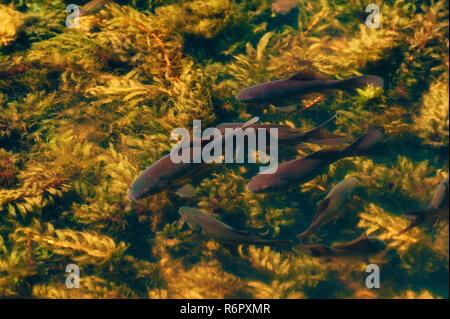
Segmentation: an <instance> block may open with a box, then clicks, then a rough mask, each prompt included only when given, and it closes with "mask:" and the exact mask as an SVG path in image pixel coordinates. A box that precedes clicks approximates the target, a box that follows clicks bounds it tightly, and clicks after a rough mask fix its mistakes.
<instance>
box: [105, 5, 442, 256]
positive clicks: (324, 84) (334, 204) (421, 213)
mask: <svg viewBox="0 0 450 319" xmlns="http://www.w3.org/2000/svg"><path fill="white" fill-rule="evenodd" d="M98 2H99V3H101V4H103V3H104V2H105V1H98ZM366 85H372V86H374V87H381V88H382V87H383V79H382V78H381V77H379V76H375V75H363V76H357V77H352V78H347V79H342V80H332V79H329V78H327V77H325V76H323V75H320V74H318V73H316V72H313V71H310V70H303V71H300V72H298V73H296V74H295V75H293V76H291V77H289V78H286V79H282V80H275V81H271V82H265V83H260V84H257V85H254V86H251V87H247V88H244V89H242V90H241V91H240V92H239V93H238V94H237V95H236V97H235V98H236V100H237V101H239V102H241V103H252V104H256V105H258V106H260V107H263V106H264V105H273V106H275V107H276V108H277V109H278V110H280V111H282V112H292V111H294V110H296V109H297V108H298V103H299V101H300V99H301V98H302V97H303V96H304V95H306V94H310V93H315V92H329V91H331V90H353V89H356V88H361V87H364V86H366ZM335 117H336V115H335V116H333V117H332V118H330V119H329V120H327V121H326V122H324V123H322V124H321V125H319V126H318V127H316V128H314V129H313V130H311V131H308V132H299V131H297V130H295V129H293V128H291V127H289V126H283V125H271V124H255V123H254V122H255V121H252V122H247V123H223V124H220V125H218V126H217V128H218V129H219V130H220V132H221V134H222V138H221V139H219V140H218V141H217V142H218V143H221V144H222V141H223V139H224V137H225V129H226V128H233V129H236V128H241V129H242V130H243V131H245V130H246V129H248V128H253V129H255V130H257V129H258V128H265V129H270V128H277V129H278V141H279V142H280V143H281V144H284V145H292V146H293V147H296V146H297V145H298V144H300V143H303V142H307V143H315V144H318V145H323V144H329V145H338V144H343V143H346V142H348V139H347V137H345V136H342V135H337V134H332V133H326V132H324V131H323V127H324V126H325V125H326V124H327V123H329V122H330V121H331V120H333V119H334V118H335ZM382 140H383V133H382V132H381V130H379V129H376V128H374V129H370V130H368V132H367V133H366V134H364V135H362V136H360V137H359V138H357V139H356V140H355V141H353V142H352V143H351V144H350V145H348V146H347V147H344V148H342V149H323V150H320V151H317V152H314V153H312V154H309V155H307V156H305V157H303V158H298V159H293V160H291V161H286V162H284V163H282V164H280V165H279V166H278V167H277V169H276V171H275V172H274V173H273V174H261V173H260V174H257V175H255V176H253V177H252V178H251V179H250V181H249V182H248V184H247V189H248V190H249V191H251V192H254V193H263V192H264V193H265V192H275V191H283V190H285V189H286V188H288V187H290V186H292V185H301V184H304V183H306V182H308V181H310V180H312V179H314V178H315V177H316V176H318V175H319V174H321V173H322V172H323V171H324V170H325V169H326V168H327V167H328V166H329V165H330V164H332V163H333V162H335V161H337V160H339V159H342V158H346V157H355V156H368V155H370V154H373V153H374V152H376V150H377V147H378V146H380V144H381V142H382ZM205 142H208V140H202V141H201V143H200V145H193V144H192V143H191V144H190V145H189V147H190V152H191V154H192V153H193V152H194V151H195V148H200V149H201V148H202V147H203V146H204V145H205ZM222 147H223V146H222ZM205 165H208V164H205V163H173V162H172V160H171V158H170V156H169V155H166V156H164V157H162V158H161V159H160V160H158V161H156V162H155V163H153V164H152V165H151V166H150V167H148V168H146V169H145V170H144V171H143V172H142V173H141V174H140V175H139V176H138V177H137V178H136V179H135V180H134V182H133V183H132V185H131V187H130V190H129V193H128V196H127V198H128V199H129V200H130V201H138V200H139V199H142V198H144V197H146V196H149V195H151V194H155V193H157V192H160V191H163V190H175V185H176V181H177V179H179V178H180V177H185V176H186V175H188V174H192V173H193V172H195V171H198V170H200V169H201V168H202V167H204V166H205ZM357 187H358V180H357V179H356V178H355V177H350V178H346V179H344V180H342V181H340V182H339V183H337V184H336V185H335V186H334V187H333V188H332V189H331V190H330V191H329V193H328V194H327V195H326V196H325V198H324V199H323V200H321V201H320V202H319V203H318V205H317V210H316V213H315V215H314V217H313V219H312V221H311V224H310V226H309V227H308V228H307V229H306V230H304V231H303V232H302V233H300V234H299V235H298V236H297V237H298V240H299V241H300V244H299V245H297V246H296V247H297V251H300V252H301V253H304V254H308V255H310V256H314V257H327V258H328V257H333V258H336V257H339V258H341V257H354V256H362V257H367V256H370V255H373V254H377V253H379V252H381V251H383V250H384V249H385V248H386V243H385V242H383V241H381V240H379V239H377V238H373V237H368V236H367V235H366V234H365V233H364V234H362V235H361V236H360V237H358V238H356V239H354V240H352V241H349V242H345V243H336V244H333V245H332V246H330V247H328V246H325V245H320V244H316V245H307V242H308V241H309V240H310V238H311V236H313V235H314V234H315V233H316V232H317V230H318V229H320V228H321V227H323V226H324V225H326V224H328V223H330V222H331V221H333V220H336V219H338V218H339V217H340V216H341V215H342V214H343V213H344V212H345V207H346V204H347V202H348V201H349V199H351V198H352V196H353V193H354V190H355V189H356V188H357ZM176 194H178V195H180V196H185V197H193V196H195V190H194V189H193V187H189V184H188V185H185V186H183V187H181V188H180V189H178V190H177V191H176ZM448 197H449V180H448V176H447V177H446V178H445V179H444V180H443V181H442V182H441V183H440V184H439V185H438V186H437V189H436V191H435V194H434V196H433V198H432V200H431V203H430V204H429V205H428V206H427V207H426V208H423V209H419V210H416V211H409V212H406V213H405V216H406V217H407V218H409V219H411V224H410V225H409V226H408V227H407V228H406V229H405V230H403V231H402V232H401V233H404V232H407V231H409V230H410V229H412V228H414V227H416V226H418V225H420V224H423V223H426V224H433V223H435V222H436V221H437V220H439V219H442V218H448ZM178 213H179V215H180V222H182V223H184V222H186V223H187V224H188V225H189V226H190V227H191V228H192V230H193V231H195V232H199V233H201V234H202V235H203V236H206V237H209V238H212V239H214V240H216V241H218V242H221V243H225V244H234V245H239V244H252V245H263V246H276V247H288V248H292V246H293V245H294V244H295V243H294V241H293V240H268V239H263V238H260V237H258V236H255V235H253V234H250V233H248V232H247V231H243V230H237V229H235V228H233V227H231V226H229V225H227V224H225V223H223V222H222V221H220V220H219V219H217V218H215V217H213V216H211V215H209V214H207V213H205V212H203V211H201V210H200V209H198V208H194V207H181V208H179V211H178Z"/></svg>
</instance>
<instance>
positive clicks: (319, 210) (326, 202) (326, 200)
mask: <svg viewBox="0 0 450 319" xmlns="http://www.w3.org/2000/svg"><path fill="white" fill-rule="evenodd" d="M329 204H330V198H329V197H327V198H324V199H323V200H321V201H320V202H319V204H318V205H317V210H316V214H315V215H314V217H313V220H312V222H311V223H314V222H315V221H316V220H317V218H318V217H319V216H320V215H321V214H322V213H323V212H324V211H326V210H327V208H328V205H329Z"/></svg>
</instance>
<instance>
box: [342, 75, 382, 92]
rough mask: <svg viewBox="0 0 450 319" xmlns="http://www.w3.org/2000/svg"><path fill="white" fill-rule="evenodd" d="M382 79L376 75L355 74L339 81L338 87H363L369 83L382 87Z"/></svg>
mask: <svg viewBox="0 0 450 319" xmlns="http://www.w3.org/2000/svg"><path fill="white" fill-rule="evenodd" d="M383 83H384V80H383V78H382V77H379V76H376V75H362V76H355V77H352V78H349V79H345V80H341V81H339V84H338V87H339V88H341V89H357V88H363V87H365V86H366V85H369V84H371V85H372V86H374V87H381V88H382V87H383Z"/></svg>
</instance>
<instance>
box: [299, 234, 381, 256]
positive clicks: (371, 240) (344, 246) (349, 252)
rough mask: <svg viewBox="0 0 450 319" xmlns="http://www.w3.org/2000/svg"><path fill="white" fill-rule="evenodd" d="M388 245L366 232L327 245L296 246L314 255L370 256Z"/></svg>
mask: <svg viewBox="0 0 450 319" xmlns="http://www.w3.org/2000/svg"><path fill="white" fill-rule="evenodd" d="M386 247H387V245H386V243H385V242H384V241H382V240H380V239H378V238H376V237H368V236H367V234H366V233H364V234H362V235H361V236H360V237H358V238H357V239H354V240H352V241H349V242H345V243H338V244H333V245H332V246H331V247H328V246H325V245H302V246H299V247H296V250H297V251H301V252H303V253H306V254H308V255H310V256H313V257H368V256H372V255H376V254H378V253H380V252H381V251H383V250H385V249H386Z"/></svg>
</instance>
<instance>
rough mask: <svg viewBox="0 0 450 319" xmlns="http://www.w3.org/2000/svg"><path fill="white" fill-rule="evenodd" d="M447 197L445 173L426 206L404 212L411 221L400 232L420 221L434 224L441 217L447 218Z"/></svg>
mask: <svg viewBox="0 0 450 319" xmlns="http://www.w3.org/2000/svg"><path fill="white" fill-rule="evenodd" d="M448 197H449V196H448V175H447V177H446V178H444V179H443V180H442V181H441V182H440V183H439V185H438V186H437V187H436V190H435V191H434V195H433V199H432V200H431V202H430V204H429V205H428V206H427V207H426V208H424V209H419V210H414V211H409V212H405V215H406V217H407V218H409V219H412V221H411V224H410V225H409V226H408V227H407V228H405V229H404V230H403V231H401V232H400V234H403V233H405V232H407V231H409V230H410V229H412V228H414V227H416V226H418V225H420V224H422V223H427V224H434V223H435V222H436V221H437V220H439V219H441V218H444V217H447V218H448Z"/></svg>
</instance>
